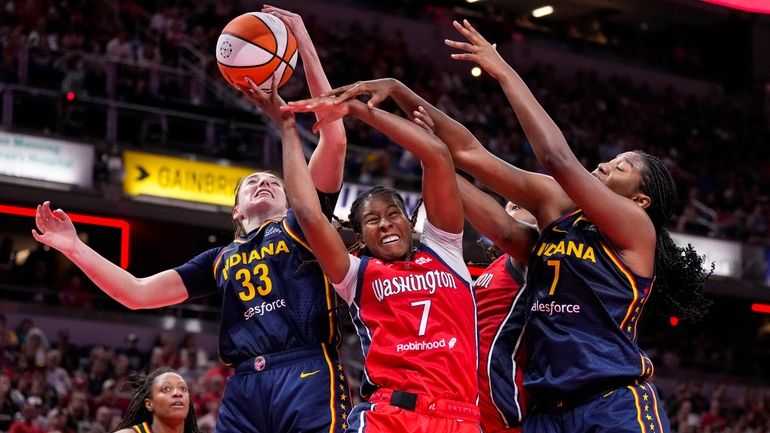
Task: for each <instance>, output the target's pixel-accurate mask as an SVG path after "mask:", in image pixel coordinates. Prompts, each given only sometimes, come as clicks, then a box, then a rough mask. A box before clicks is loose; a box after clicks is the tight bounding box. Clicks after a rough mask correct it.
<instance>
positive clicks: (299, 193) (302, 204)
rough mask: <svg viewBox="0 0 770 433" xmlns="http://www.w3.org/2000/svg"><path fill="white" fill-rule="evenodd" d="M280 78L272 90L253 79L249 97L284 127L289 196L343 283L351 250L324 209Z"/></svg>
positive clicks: (326, 267) (331, 272)
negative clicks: (281, 93)
mask: <svg viewBox="0 0 770 433" xmlns="http://www.w3.org/2000/svg"><path fill="white" fill-rule="evenodd" d="M276 81H277V80H275V79H273V83H272V84H273V88H272V91H271V92H270V94H267V93H265V92H263V91H261V90H260V89H259V87H257V85H256V84H254V83H253V82H252V81H250V80H249V84H250V85H251V87H250V89H249V90H248V93H249V97H251V99H252V100H253V101H254V102H255V103H256V104H257V105H258V106H259V107H260V108H261V109H262V111H264V112H265V114H266V115H267V116H268V117H270V119H272V120H273V122H275V124H276V126H278V129H279V130H280V131H281V137H282V141H283V174H284V184H285V186H286V197H287V198H288V199H289V203H290V205H291V210H292V212H293V213H294V216H295V217H296V218H297V222H298V223H299V225H300V227H301V228H302V233H303V234H304V235H305V238H306V239H307V242H308V244H309V245H310V248H311V250H313V254H314V255H315V257H316V259H317V260H318V263H319V265H320V266H321V269H323V271H324V273H326V276H327V277H328V278H329V281H331V282H332V283H339V282H341V281H342V280H343V279H344V278H345V275H346V274H347V272H348V268H349V267H350V259H349V258H348V251H347V248H345V243H344V242H343V241H342V238H341V237H340V235H339V233H337V230H336V229H335V228H334V227H333V226H332V225H331V223H330V222H329V220H328V219H327V217H326V215H325V214H324V213H323V210H322V209H321V203H320V201H319V200H318V192H317V191H316V187H315V185H314V184H313V180H312V178H311V175H310V170H309V169H308V166H307V162H306V161H305V155H304V153H303V152H302V144H301V142H300V139H299V133H298V132H297V123H296V120H295V119H294V113H292V112H291V111H288V110H281V107H283V106H285V105H286V104H285V103H284V102H283V100H282V99H281V97H280V96H279V95H278V90H277V89H276ZM343 108H344V107H343Z"/></svg>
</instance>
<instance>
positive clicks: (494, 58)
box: [444, 20, 511, 80]
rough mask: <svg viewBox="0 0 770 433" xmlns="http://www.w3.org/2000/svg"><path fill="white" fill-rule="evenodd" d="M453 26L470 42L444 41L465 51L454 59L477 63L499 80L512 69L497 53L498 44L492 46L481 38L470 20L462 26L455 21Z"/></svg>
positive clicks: (453, 56)
mask: <svg viewBox="0 0 770 433" xmlns="http://www.w3.org/2000/svg"><path fill="white" fill-rule="evenodd" d="M452 24H453V25H454V26H455V29H456V30H457V31H458V32H460V34H461V35H463V36H464V37H465V39H467V40H468V42H458V41H453V40H451V39H445V40H444V43H445V44H447V45H448V46H450V47H452V48H457V49H458V50H463V51H465V52H464V53H455V54H452V58H453V59H455V60H467V61H471V62H475V63H477V64H478V65H479V66H481V67H482V68H484V70H485V71H487V73H489V75H491V76H492V77H494V78H495V79H497V80H499V79H500V77H501V76H502V75H503V74H504V73H505V71H506V69H510V68H511V66H510V65H508V63H506V62H505V60H503V58H502V57H500V53H498V52H497V44H491V43H489V42H488V41H487V40H486V39H484V36H481V33H479V32H478V31H477V30H476V29H475V28H474V27H473V26H472V25H471V23H469V22H468V20H463V23H462V24H460V23H458V22H457V21H453V22H452Z"/></svg>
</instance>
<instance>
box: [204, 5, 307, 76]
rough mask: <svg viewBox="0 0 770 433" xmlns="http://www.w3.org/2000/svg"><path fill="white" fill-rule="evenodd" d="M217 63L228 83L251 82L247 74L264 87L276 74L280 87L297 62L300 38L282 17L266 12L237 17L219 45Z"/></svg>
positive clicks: (222, 36) (230, 24)
mask: <svg viewBox="0 0 770 433" xmlns="http://www.w3.org/2000/svg"><path fill="white" fill-rule="evenodd" d="M216 56H217V65H218V66H219V70H220V71H221V72H222V76H224V77H225V80H227V82H228V83H230V84H231V85H233V86H234V87H236V88H239V87H240V86H248V83H247V82H246V79H245V78H246V77H249V78H251V80H252V81H254V83H256V84H257V86H259V88H260V89H262V90H264V91H269V90H270V82H271V78H272V77H273V75H277V76H278V78H279V81H278V87H281V86H282V85H283V84H284V83H286V81H288V80H289V77H291V74H292V73H293V72H294V67H295V66H296V65H297V56H298V54H297V40H296V39H295V38H294V35H292V34H291V31H289V29H288V28H287V27H286V25H285V24H284V23H283V21H281V20H280V18H278V17H275V16H273V15H270V14H266V13H262V12H249V13H246V14H243V15H241V16H238V17H236V18H235V19H233V20H232V21H230V22H229V23H227V25H226V26H225V28H224V29H223V30H222V34H221V35H219V39H218V40H217V46H216Z"/></svg>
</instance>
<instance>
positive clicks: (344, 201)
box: [334, 183, 425, 232]
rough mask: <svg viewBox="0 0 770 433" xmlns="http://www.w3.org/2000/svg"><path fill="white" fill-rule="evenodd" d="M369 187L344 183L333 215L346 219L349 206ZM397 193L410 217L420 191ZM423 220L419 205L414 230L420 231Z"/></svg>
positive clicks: (423, 214) (423, 216) (422, 210)
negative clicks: (402, 199)
mask: <svg viewBox="0 0 770 433" xmlns="http://www.w3.org/2000/svg"><path fill="white" fill-rule="evenodd" d="M370 188H371V186H369V185H360V184H357V183H346V184H344V185H342V190H341V191H340V197H339V199H337V206H336V207H335V208H334V215H336V216H337V218H339V219H341V220H343V221H347V220H348V215H349V214H350V207H351V206H352V205H353V202H354V201H355V200H356V197H358V196H359V195H360V194H362V193H364V192H366V191H367V190H369V189H370ZM398 193H399V194H401V197H403V198H404V204H406V210H407V212H408V213H409V214H408V215H407V217H411V215H412V212H413V211H414V207H415V205H417V202H418V201H419V200H420V193H419V192H407V191H400V190H398ZM424 220H425V211H424V208H422V207H421V208H420V214H419V216H418V218H417V224H416V226H415V230H416V231H417V232H422V224H423V221H424Z"/></svg>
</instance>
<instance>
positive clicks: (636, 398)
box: [627, 386, 647, 433]
mask: <svg viewBox="0 0 770 433" xmlns="http://www.w3.org/2000/svg"><path fill="white" fill-rule="evenodd" d="M627 388H628V389H630V390H631V393H632V394H634V404H635V405H636V421H637V422H639V431H640V432H641V433H645V432H646V431H647V429H645V428H644V422H643V421H642V407H641V406H640V405H639V394H638V393H637V392H636V389H634V387H633V386H629V387H627Z"/></svg>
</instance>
